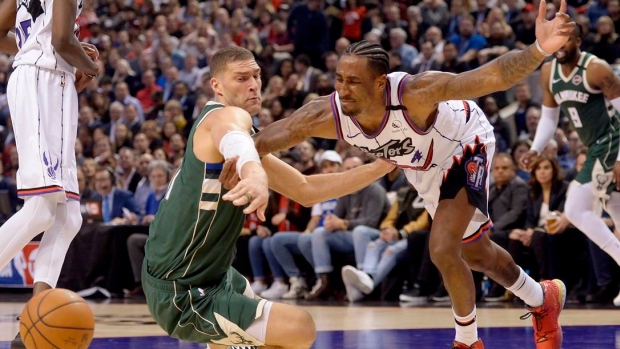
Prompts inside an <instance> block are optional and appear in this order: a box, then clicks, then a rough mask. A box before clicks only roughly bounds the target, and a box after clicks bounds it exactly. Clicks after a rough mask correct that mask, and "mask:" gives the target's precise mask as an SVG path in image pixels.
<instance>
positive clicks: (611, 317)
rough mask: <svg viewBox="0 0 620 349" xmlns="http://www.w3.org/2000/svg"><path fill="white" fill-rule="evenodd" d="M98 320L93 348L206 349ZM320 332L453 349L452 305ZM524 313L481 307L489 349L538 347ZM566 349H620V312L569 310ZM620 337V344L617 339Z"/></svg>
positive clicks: (100, 307)
mask: <svg viewBox="0 0 620 349" xmlns="http://www.w3.org/2000/svg"><path fill="white" fill-rule="evenodd" d="M90 304H91V306H92V308H93V310H94V313H95V316H96V328H95V338H96V339H95V340H94V341H93V344H92V345H91V348H95V349H99V348H141V349H142V348H171V349H176V348H179V349H180V348H184V349H185V348H191V349H194V348H195V349H198V348H203V349H204V346H203V345H198V344H193V343H186V342H179V341H178V340H175V339H170V338H169V337H167V336H166V335H165V334H164V332H163V331H162V330H161V329H160V328H159V327H158V326H157V325H156V324H155V323H154V322H153V320H152V319H151V317H150V315H149V314H148V310H147V308H146V305H145V304H123V303H108V304H105V303H90ZM22 307H23V303H21V302H5V303H0V349H8V348H10V344H9V341H10V340H12V339H13V337H14V336H15V334H16V333H17V331H18V322H17V321H16V320H15V318H16V316H17V315H18V314H19V313H20V312H21V310H22ZM304 308H305V309H307V310H308V311H309V312H310V313H311V314H312V316H313V318H314V320H315V322H316V325H317V329H318V330H319V331H320V332H319V335H318V337H317V341H316V343H315V345H314V347H313V348H315V349H339V348H340V349H366V348H367V349H371V348H372V349H380V348H388V349H390V348H394V349H396V348H421V349H435V348H437V349H440V348H442V349H447V348H449V347H450V343H451V341H452V338H453V335H454V334H453V331H454V329H453V323H452V312H451V310H450V308H449V304H443V305H442V306H431V307H400V306H398V304H394V305H393V306H365V305H353V306H348V305H347V304H346V303H341V305H338V306H314V305H309V306H304ZM524 313H525V311H524V309H523V308H519V307H514V306H513V307H504V306H499V307H495V308H491V307H487V308H479V309H478V323H479V326H480V327H481V330H480V336H481V337H482V338H483V339H484V341H485V346H486V347H487V348H491V349H494V348H502V349H503V348H534V341H533V335H532V328H531V320H529V319H528V320H525V321H523V320H519V317H520V316H521V315H523V314H524ZM561 323H562V326H563V328H564V335H565V340H564V343H565V344H564V349H571V348H574V349H577V348H579V349H581V348H588V349H616V348H620V309H618V310H616V309H613V308H610V309H565V310H564V311H563V312H562V317H561ZM616 337H618V339H617V340H616Z"/></svg>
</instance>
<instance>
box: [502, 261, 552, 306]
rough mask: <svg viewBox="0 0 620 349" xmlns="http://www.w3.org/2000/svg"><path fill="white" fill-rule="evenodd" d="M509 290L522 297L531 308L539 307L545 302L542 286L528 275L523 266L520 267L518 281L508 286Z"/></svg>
mask: <svg viewBox="0 0 620 349" xmlns="http://www.w3.org/2000/svg"><path fill="white" fill-rule="evenodd" d="M508 291H510V292H512V293H514V294H515V296H517V297H519V298H521V300H523V301H524V302H525V304H527V305H528V306H530V307H531V308H536V307H539V306H541V305H542V304H543V302H544V295H543V289H542V286H540V284H539V283H538V282H536V281H534V279H532V278H531V277H530V276H529V275H527V274H526V273H525V272H524V271H523V269H521V267H519V277H518V278H517V281H516V282H515V283H514V284H513V285H512V286H510V287H508Z"/></svg>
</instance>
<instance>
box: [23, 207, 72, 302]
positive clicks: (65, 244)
mask: <svg viewBox="0 0 620 349" xmlns="http://www.w3.org/2000/svg"><path fill="white" fill-rule="evenodd" d="M81 226H82V215H81V214H80V203H79V202H78V201H75V200H69V201H67V203H64V204H58V206H57V210H56V219H55V221H54V224H52V226H51V227H50V228H49V229H48V230H47V231H46V232H45V234H43V238H42V239H41V243H40V244H39V252H38V254H37V261H36V263H37V268H36V270H35V275H34V282H35V284H34V290H33V292H34V294H37V293H38V292H41V291H42V290H45V289H48V288H54V287H56V283H57V282H58V277H59V276H60V271H61V269H62V265H63V262H64V260H65V256H66V254H67V251H68V250H69V246H70V245H71V241H72V240H73V238H74V237H75V235H76V234H77V233H78V231H79V230H80V227H81Z"/></svg>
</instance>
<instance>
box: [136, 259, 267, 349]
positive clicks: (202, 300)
mask: <svg viewBox="0 0 620 349" xmlns="http://www.w3.org/2000/svg"><path fill="white" fill-rule="evenodd" d="M146 269H147V268H146V262H145V263H144V265H143V267H142V285H143V288H144V294H145V296H146V302H147V304H148V308H149V311H150V312H151V315H152V316H153V319H155V321H156V322H157V324H159V326H160V327H161V328H162V329H163V330H164V331H166V333H168V335H170V336H171V337H173V338H178V339H181V340H185V341H190V342H197V343H213V344H221V345H242V346H250V345H263V344H264V343H262V342H260V341H258V340H257V339H256V338H254V337H252V336H251V335H249V334H247V333H246V332H245V330H246V329H247V328H248V327H249V326H250V325H251V324H252V323H253V322H254V321H255V320H256V319H257V318H259V317H260V315H261V314H262V310H263V307H264V305H265V303H266V302H267V301H266V300H261V299H254V298H249V297H248V296H245V295H244V292H245V290H246V289H247V288H249V284H248V281H247V280H246V279H245V277H243V275H241V274H239V272H238V271H237V270H235V269H234V268H232V267H230V269H228V273H226V275H224V277H223V278H222V279H221V280H219V281H215V282H213V283H211V284H208V285H204V286H203V287H198V286H191V287H189V286H185V285H181V284H179V283H178V282H174V281H168V280H160V279H157V278H154V277H153V276H151V275H150V274H149V273H148V272H147V271H146Z"/></svg>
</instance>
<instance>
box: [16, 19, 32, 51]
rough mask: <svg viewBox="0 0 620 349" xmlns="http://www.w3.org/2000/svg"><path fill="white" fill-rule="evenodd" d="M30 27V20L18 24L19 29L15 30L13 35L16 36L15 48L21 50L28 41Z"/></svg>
mask: <svg viewBox="0 0 620 349" xmlns="http://www.w3.org/2000/svg"><path fill="white" fill-rule="evenodd" d="M31 27H32V20H31V19H28V20H25V21H21V22H20V23H19V27H17V28H15V35H17V46H18V47H19V48H20V49H21V48H22V46H24V44H25V43H26V40H28V37H29V36H30V28H31Z"/></svg>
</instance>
